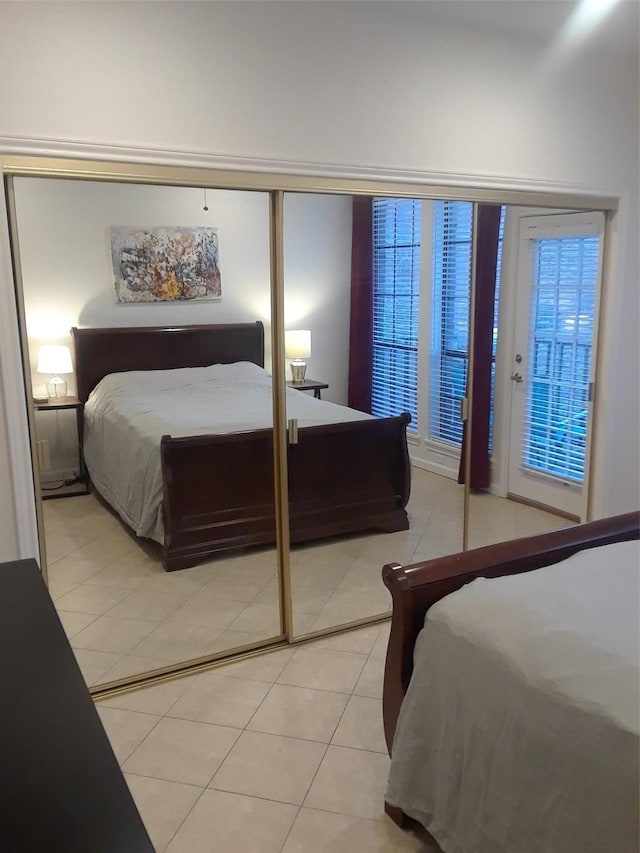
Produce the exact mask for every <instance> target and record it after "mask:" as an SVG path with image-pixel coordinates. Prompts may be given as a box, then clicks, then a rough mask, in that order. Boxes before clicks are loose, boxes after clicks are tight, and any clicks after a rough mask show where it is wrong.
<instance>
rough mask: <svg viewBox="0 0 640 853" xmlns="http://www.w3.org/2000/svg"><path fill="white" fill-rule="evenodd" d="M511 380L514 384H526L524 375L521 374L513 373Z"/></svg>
mask: <svg viewBox="0 0 640 853" xmlns="http://www.w3.org/2000/svg"><path fill="white" fill-rule="evenodd" d="M511 379H512V380H513V381H514V382H524V379H523V378H522V374H521V373H512V374H511Z"/></svg>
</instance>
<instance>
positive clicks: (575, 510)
mask: <svg viewBox="0 0 640 853" xmlns="http://www.w3.org/2000/svg"><path fill="white" fill-rule="evenodd" d="M603 230H604V216H603V215H602V214H600V213H573V214H563V215H555V216H544V217H532V218H528V217H527V218H525V219H523V220H522V224H521V237H520V255H521V258H520V264H519V281H518V289H517V293H518V301H517V308H516V335H515V341H514V347H513V354H512V373H511V382H512V386H513V390H512V404H511V441H510V455H509V484H508V489H509V492H510V493H511V494H513V495H516V496H518V497H521V498H525V499H527V500H530V501H534V502H536V503H539V504H543V505H545V506H547V507H551V508H554V509H556V510H559V511H561V512H563V513H565V514H568V515H571V516H575V517H576V518H578V519H581V520H584V519H585V518H586V509H587V507H586V500H587V483H588V459H589V443H590V437H591V419H592V392H593V377H594V366H595V358H594V354H595V330H596V326H597V308H598V298H599V292H600V277H601V266H602V235H603Z"/></svg>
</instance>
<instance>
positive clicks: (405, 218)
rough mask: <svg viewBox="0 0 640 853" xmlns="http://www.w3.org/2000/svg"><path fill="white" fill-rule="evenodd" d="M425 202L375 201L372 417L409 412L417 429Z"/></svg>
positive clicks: (389, 199) (409, 200)
mask: <svg viewBox="0 0 640 853" xmlns="http://www.w3.org/2000/svg"><path fill="white" fill-rule="evenodd" d="M421 213H422V203H421V202H420V201H417V200H413V199H398V198H376V199H374V200H373V377H372V378H373V382H372V408H371V412H372V414H374V415H377V416H378V417H387V416H390V415H397V414H400V413H401V412H409V413H410V415H411V422H412V428H413V429H416V427H417V420H418V418H417V409H418V400H417V398H418V379H417V377H418V318H419V301H420V230H421V221H422V218H421Z"/></svg>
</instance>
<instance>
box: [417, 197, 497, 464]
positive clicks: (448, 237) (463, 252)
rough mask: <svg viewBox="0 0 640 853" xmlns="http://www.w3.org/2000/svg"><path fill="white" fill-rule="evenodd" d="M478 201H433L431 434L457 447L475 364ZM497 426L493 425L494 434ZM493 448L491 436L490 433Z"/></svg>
mask: <svg viewBox="0 0 640 853" xmlns="http://www.w3.org/2000/svg"><path fill="white" fill-rule="evenodd" d="M504 217H505V207H504V206H503V207H502V209H501V213H500V229H499V237H498V258H497V265H496V289H495V301H494V312H493V353H492V355H493V363H492V369H491V423H493V389H494V384H495V357H496V345H497V340H498V301H499V294H500V268H501V265H502V243H503V236H504ZM472 230H473V204H472V203H471V202H466V201H436V202H434V203H433V257H432V266H433V274H432V306H433V308H432V318H431V321H432V322H431V329H432V339H431V382H430V399H429V438H431V439H435V440H436V441H442V442H445V443H447V444H450V445H454V446H456V447H460V445H461V443H462V421H461V420H460V400H461V398H462V397H464V396H465V394H466V387H467V368H468V363H469V309H470V300H471V249H472ZM492 432H493V430H491V433H492ZM489 440H490V447H491V436H490V439H489Z"/></svg>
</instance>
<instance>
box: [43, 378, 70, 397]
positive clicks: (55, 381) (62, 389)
mask: <svg viewBox="0 0 640 853" xmlns="http://www.w3.org/2000/svg"><path fill="white" fill-rule="evenodd" d="M47 395H48V397H49V399H50V400H58V399H60V397H66V396H67V383H66V382H65V381H64V379H61V378H60V377H59V376H52V377H51V379H50V380H49V381H48V382H47Z"/></svg>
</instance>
